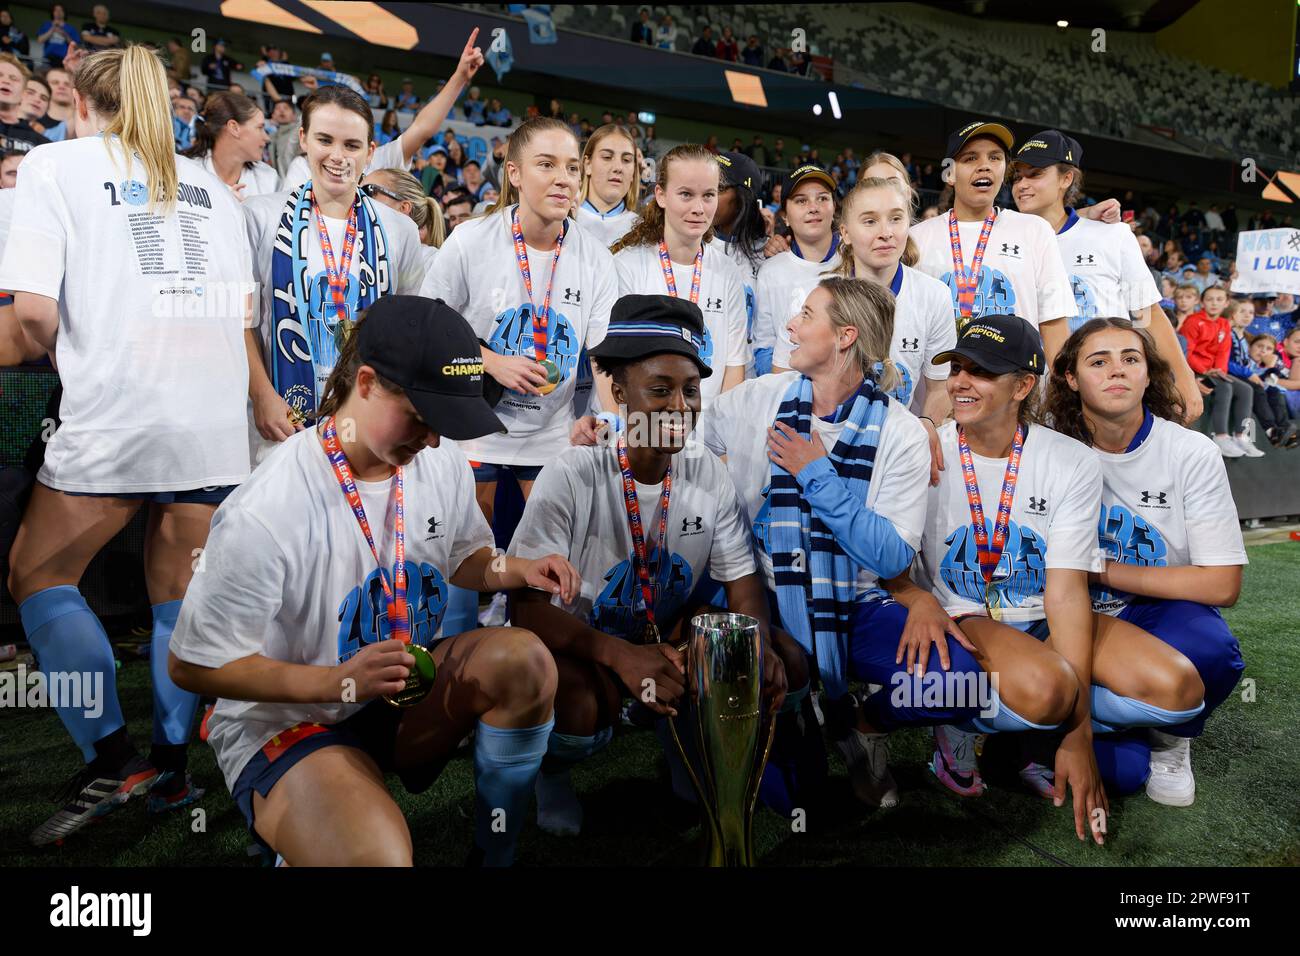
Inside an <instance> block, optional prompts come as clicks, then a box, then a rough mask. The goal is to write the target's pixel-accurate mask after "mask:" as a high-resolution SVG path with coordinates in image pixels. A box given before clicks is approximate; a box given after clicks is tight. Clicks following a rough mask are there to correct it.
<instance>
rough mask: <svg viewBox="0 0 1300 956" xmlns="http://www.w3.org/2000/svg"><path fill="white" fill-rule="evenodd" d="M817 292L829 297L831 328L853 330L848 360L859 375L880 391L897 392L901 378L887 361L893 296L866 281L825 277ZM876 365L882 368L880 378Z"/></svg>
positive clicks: (890, 361) (896, 367) (891, 363)
mask: <svg viewBox="0 0 1300 956" xmlns="http://www.w3.org/2000/svg"><path fill="white" fill-rule="evenodd" d="M817 288H819V289H825V290H826V291H827V292H829V293H830V296H831V304H830V305H829V306H828V307H827V309H826V314H827V315H828V316H829V317H830V320H831V326H832V327H833V328H834V329H835V330H836V331H838V330H840V329H853V330H855V331H856V332H857V333H858V334H857V338H855V339H854V341H853V346H852V347H851V348H850V349H849V352H848V354H849V356H850V359H851V360H854V361H856V362H857V364H858V366H859V367H860V368H861V369H862V374H863V375H865V376H866V377H867V378H869V379H872V380H873V381H874V382H875V383H876V387H877V388H879V389H880V390H881V391H883V392H889V391H893V390H894V389H895V388H897V387H898V386H899V385H900V384H901V383H902V380H903V377H902V375H900V374H899V371H898V366H896V365H895V364H894V361H893V359H891V358H890V357H889V346H890V343H891V342H892V341H893V339H894V296H893V294H892V293H891V292H890V291H889V290H888V289H886V288H885V287H884V286H881V285H878V284H877V283H875V282H871V281H870V280H868V279H846V278H844V277H843V276H827V277H826V278H824V279H822V281H821V282H819V283H817ZM877 364H879V365H880V366H881V370H880V373H879V374H877V373H876V365H877Z"/></svg>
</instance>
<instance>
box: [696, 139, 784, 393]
mask: <svg viewBox="0 0 1300 956" xmlns="http://www.w3.org/2000/svg"><path fill="white" fill-rule="evenodd" d="M717 160H718V166H719V168H720V169H721V172H722V180H721V182H720V183H719V187H718V209H717V212H716V213H715V214H714V216H713V239H711V240H709V241H710V242H716V243H718V244H720V245H721V246H722V250H723V251H724V252H726V254H727V255H728V256H730V257H731V260H732V262H734V263H735V264H736V268H737V269H739V270H740V282H741V285H742V286H743V287H744V290H745V329H746V335H747V336H748V339H749V342H750V351H751V357H750V362H749V365H748V366H747V367H746V375H747V376H749V377H753V376H754V375H756V374H761V373H759V372H757V371H756V367H755V365H754V357H753V354H752V353H753V337H754V322H755V321H756V320H757V317H758V273H759V270H760V269H762V268H763V263H764V262H765V261H766V257H767V256H768V255H770V250H768V249H767V248H766V247H767V244H768V241H769V240H768V235H767V221H766V219H765V218H764V217H763V204H762V202H761V201H760V200H759V198H758V194H759V192H760V191H761V189H762V187H763V173H762V171H761V170H760V169H759V168H758V164H757V163H755V162H754V160H753V159H751V158H750V157H749V156H746V155H745V154H744V153H730V152H728V153H718V155H717Z"/></svg>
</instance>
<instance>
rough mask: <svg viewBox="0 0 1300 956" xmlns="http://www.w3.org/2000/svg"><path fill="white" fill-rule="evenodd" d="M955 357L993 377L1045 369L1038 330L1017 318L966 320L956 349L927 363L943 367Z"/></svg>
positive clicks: (987, 317)
mask: <svg viewBox="0 0 1300 956" xmlns="http://www.w3.org/2000/svg"><path fill="white" fill-rule="evenodd" d="M958 355H960V356H962V357H963V358H968V359H970V360H971V361H972V362H974V363H975V364H976V365H978V366H979V367H980V368H982V369H984V370H985V371H988V372H992V373H993V374H994V375H1004V374H1006V373H1007V372H1032V373H1033V374H1034V375H1042V374H1043V373H1044V372H1045V371H1046V369H1047V356H1046V355H1045V354H1044V353H1043V340H1042V339H1041V338H1040V337H1039V335H1038V330H1037V329H1036V328H1034V327H1033V326H1032V325H1030V324H1029V323H1028V322H1026V321H1025V320H1024V319H1022V318H1021V317H1020V316H1018V315H982V316H980V317H979V318H978V319H971V320H969V321H968V322H967V323H966V325H965V326H964V327H963V328H962V330H961V334H960V335H959V336H958V337H957V346H956V348H952V349H949V350H948V351H947V352H940V353H939V354H938V355H936V356H935V357H934V358H933V359H931V360H930V363H931V364H932V365H946V364H947V363H949V362H951V361H952V360H953V358H954V357H956V356H958Z"/></svg>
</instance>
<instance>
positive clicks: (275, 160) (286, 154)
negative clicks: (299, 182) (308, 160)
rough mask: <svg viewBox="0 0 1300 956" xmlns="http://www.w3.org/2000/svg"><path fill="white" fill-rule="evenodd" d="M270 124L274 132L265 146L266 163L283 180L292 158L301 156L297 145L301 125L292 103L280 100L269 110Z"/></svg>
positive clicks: (300, 150)
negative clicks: (272, 167)
mask: <svg viewBox="0 0 1300 956" xmlns="http://www.w3.org/2000/svg"><path fill="white" fill-rule="evenodd" d="M271 123H272V125H273V126H274V127H275V131H274V132H272V133H271V141H270V142H269V143H267V145H266V153H267V157H268V161H269V162H270V164H271V165H272V166H274V167H275V171H276V173H277V174H278V175H279V177H280V179H281V180H283V179H284V178H285V177H286V176H287V175H288V173H289V164H290V163H292V162H293V160H294V157H296V156H301V155H302V147H301V146H300V145H299V143H298V130H299V128H300V127H301V126H302V123H301V122H300V121H299V119H298V110H297V109H296V108H295V107H294V105H293V103H292V101H290V100H280V102H278V103H276V104H275V106H273V107H272V108H271Z"/></svg>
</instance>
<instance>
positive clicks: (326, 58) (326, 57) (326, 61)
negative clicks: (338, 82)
mask: <svg viewBox="0 0 1300 956" xmlns="http://www.w3.org/2000/svg"><path fill="white" fill-rule="evenodd" d="M318 65H319V67H320V68H321V69H322V70H329V71H330V72H331V73H334V72H336V71H337V70H338V67H336V66H335V65H334V54H333V53H322V54H321V55H320V63H319V64H318Z"/></svg>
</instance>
